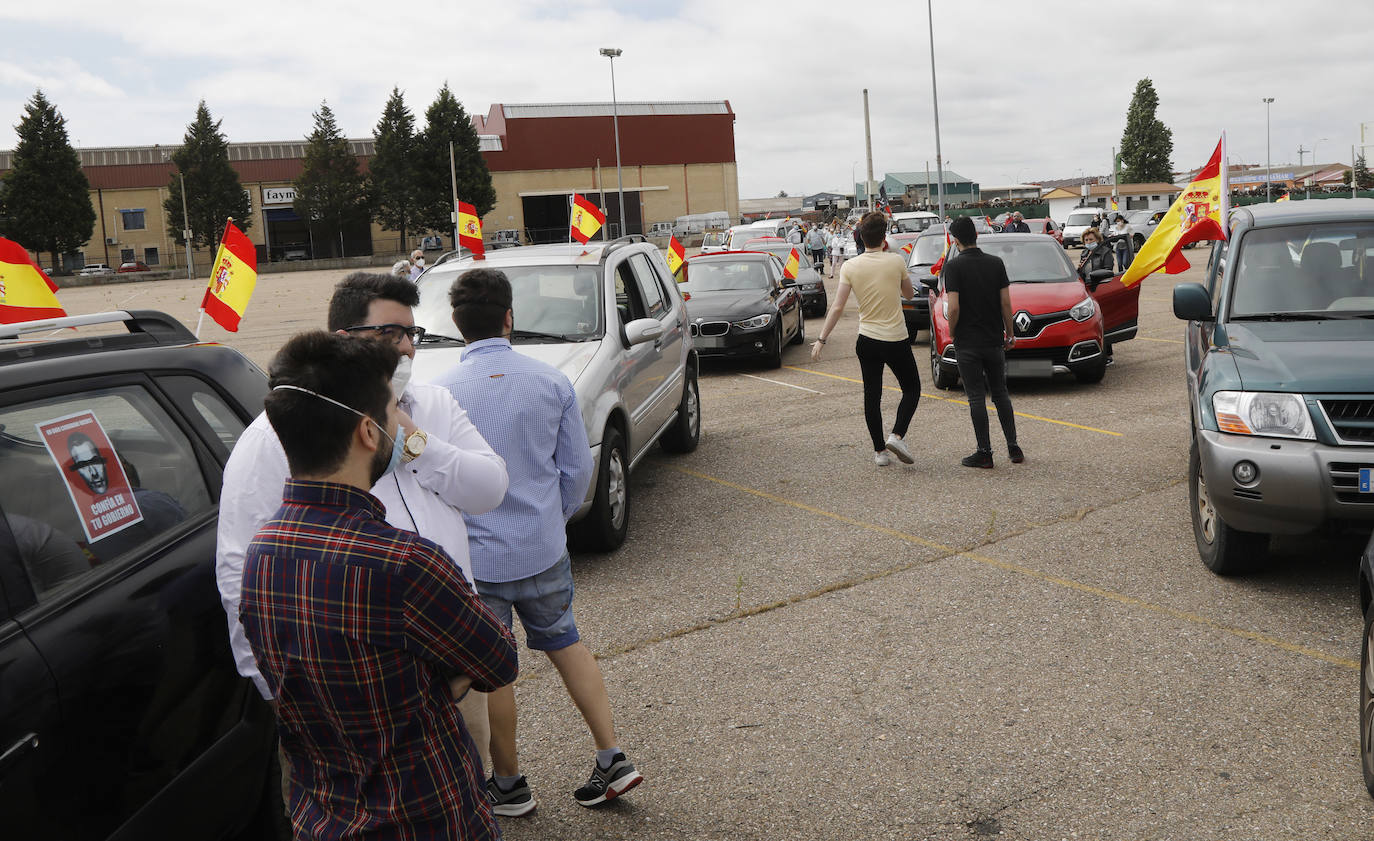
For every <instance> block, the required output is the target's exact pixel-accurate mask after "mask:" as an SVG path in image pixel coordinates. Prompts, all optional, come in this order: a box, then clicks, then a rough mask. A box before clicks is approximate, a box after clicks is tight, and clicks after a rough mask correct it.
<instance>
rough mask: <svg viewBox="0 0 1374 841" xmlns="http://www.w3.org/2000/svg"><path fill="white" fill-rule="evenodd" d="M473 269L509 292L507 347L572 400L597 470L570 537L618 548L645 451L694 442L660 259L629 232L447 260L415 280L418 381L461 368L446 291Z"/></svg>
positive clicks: (691, 401)
mask: <svg viewBox="0 0 1374 841" xmlns="http://www.w3.org/2000/svg"><path fill="white" fill-rule="evenodd" d="M474 268H488V269H500V270H501V271H502V272H504V273H505V274H506V277H508V278H509V279H510V282H511V288H512V291H513V293H514V301H513V304H512V307H511V308H512V310H513V311H514V313H515V330H514V333H513V334H512V335H511V343H512V344H513V345H514V346H515V349H516V350H517V351H519V352H520V353H523V354H525V355H527V356H530V357H532V358H534V359H538V360H541V361H543V362H547V363H549V364H550V365H553V366H555V367H556V368H558V369H559V370H560V371H562V372H563V373H564V374H566V375H567V376H568V379H569V380H571V381H572V384H573V388H574V389H575V390H576V392H577V400H578V403H579V404H580V405H581V408H582V420H583V422H584V423H586V425H587V441H588V442H589V443H590V444H591V450H592V460H593V461H594V462H595V463H596V471H597V472H596V480H595V481H594V482H592V485H591V487H590V488H589V489H588V492H587V498H586V500H585V501H584V502H583V503H582V507H581V509H580V510H579V511H578V512H577V514H575V515H574V516H573V520H572V523H571V524H570V525H569V535H570V536H571V537H572V538H573V539H574V542H575V543H577V544H578V545H579V546H581V547H585V548H589V549H599V550H603V551H609V550H612V549H615V548H617V547H619V546H620V544H621V543H623V542H624V541H625V533H626V531H627V529H628V527H629V522H630V486H629V481H628V480H629V475H630V471H631V470H632V469H633V468H634V466H635V465H636V464H638V463H639V461H640V459H642V458H644V456H645V455H646V454H648V452H649V448H650V447H652V446H653V444H654V442H660V443H662V445H663V448H664V449H666V450H668V451H670V452H676V453H688V452H691V451H692V450H695V449H696V446H697V441H698V439H699V438H700V436H701V400H700V395H699V393H698V391H697V354H696V350H695V348H693V346H692V338H691V335H690V333H689V330H688V322H687V308H686V306H685V305H684V304H683V301H682V296H681V295H680V294H679V292H678V289H677V284H676V283H674V282H673V279H672V275H671V274H670V273H669V272H668V266H667V264H666V263H664V261H663V255H662V253H661V252H659V250H658V249H657V248H655V247H654V246H652V245H650V244H649V243H648V242H647V241H646V240H645V238H644V237H643V236H642V235H639V234H633V235H630V236H626V237H621V238H620V239H617V240H612V241H611V242H609V243H604V242H592V243H588V244H587V245H537V246H529V247H525V248H512V249H509V250H503V251H498V252H495V253H493V254H491V255H489V256H488V257H487V258H486V259H485V260H480V261H477V260H473V259H472V258H471V257H459V256H456V255H453V256H450V255H445V257H443V258H441V259H440V261H439V262H438V263H436V264H435V265H434V266H432V267H431V268H430V269H429V270H428V271H426V272H425V273H424V275H423V276H422V277H421V278H420V279H419V286H420V306H419V307H417V308H416V309H415V323H416V325H417V326H420V327H423V328H424V329H425V337H424V338H423V339H422V340H421V343H420V348H419V352H418V353H417V354H416V355H415V377H416V379H419V380H432V379H434V378H436V377H438V376H439V375H440V374H441V373H443V372H445V371H447V370H449V369H451V368H452V367H453V366H454V365H457V364H458V361H459V359H460V357H461V354H462V346H463V344H464V342H463V339H462V336H460V335H459V334H458V329H457V327H455V326H454V324H453V311H452V309H451V308H450V307H449V303H448V290H449V288H450V287H451V286H452V285H453V281H454V280H456V279H457V278H458V277H459V275H461V274H463V272H466V271H468V270H470V269H474Z"/></svg>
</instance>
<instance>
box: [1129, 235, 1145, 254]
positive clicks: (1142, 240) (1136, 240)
mask: <svg viewBox="0 0 1374 841" xmlns="http://www.w3.org/2000/svg"><path fill="white" fill-rule="evenodd" d="M1132 241H1133V242H1134V243H1135V250H1136V251H1139V250H1140V246H1142V245H1144V244H1145V237H1143V236H1141V235H1140V234H1136V235H1135V236H1134V237H1132Z"/></svg>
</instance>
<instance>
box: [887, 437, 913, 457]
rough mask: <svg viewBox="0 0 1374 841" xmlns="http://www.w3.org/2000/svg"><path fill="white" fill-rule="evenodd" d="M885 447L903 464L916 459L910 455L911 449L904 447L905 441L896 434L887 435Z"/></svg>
mask: <svg viewBox="0 0 1374 841" xmlns="http://www.w3.org/2000/svg"><path fill="white" fill-rule="evenodd" d="M887 448H888V449H889V450H891V451H892V454H893V455H895V456H896V457H897V458H899V459H901V460H902V463H903V464H911V463H912V462H914V461H915V460H916V459H914V458H912V457H911V450H908V449H907V448H906V442H905V441H903V440H902V439H901V438H898V437H897V436H896V435H889V436H887Z"/></svg>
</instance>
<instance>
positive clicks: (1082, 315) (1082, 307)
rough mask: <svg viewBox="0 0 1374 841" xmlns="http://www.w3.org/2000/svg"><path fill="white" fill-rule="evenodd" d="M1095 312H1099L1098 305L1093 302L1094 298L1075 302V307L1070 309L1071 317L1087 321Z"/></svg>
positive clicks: (1075, 319)
mask: <svg viewBox="0 0 1374 841" xmlns="http://www.w3.org/2000/svg"><path fill="white" fill-rule="evenodd" d="M1095 312H1097V305H1096V304H1094V303H1093V299H1092V298H1084V299H1083V300H1081V301H1079V302H1078V303H1076V304H1074V305H1073V309H1071V310H1069V317H1070V318H1072V319H1073V320H1074V321H1087V320H1088V319H1090V318H1092V317H1093V313H1095Z"/></svg>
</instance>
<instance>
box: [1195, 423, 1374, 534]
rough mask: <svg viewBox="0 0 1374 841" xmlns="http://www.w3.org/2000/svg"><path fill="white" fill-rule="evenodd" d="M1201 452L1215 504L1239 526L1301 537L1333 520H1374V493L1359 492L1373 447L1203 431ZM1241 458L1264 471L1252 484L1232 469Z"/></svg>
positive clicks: (1372, 462) (1372, 458)
mask: <svg viewBox="0 0 1374 841" xmlns="http://www.w3.org/2000/svg"><path fill="white" fill-rule="evenodd" d="M1198 456H1199V458H1200V459H1201V464H1202V475H1203V478H1205V479H1206V480H1207V492H1208V493H1207V495H1208V497H1210V498H1211V501H1212V506H1213V507H1214V508H1215V509H1216V510H1217V513H1218V514H1220V515H1221V518H1222V519H1223V520H1225V521H1226V523H1227V524H1228V525H1230V526H1232V527H1234V528H1237V529H1240V530H1241V531H1253V532H1262V533H1266V534H1302V533H1305V532H1309V531H1312V530H1314V529H1317V528H1319V527H1321V526H1322V525H1324V524H1326V523H1330V522H1341V521H1346V522H1362V521H1363V522H1368V521H1372V520H1374V493H1367V494H1362V493H1360V492H1359V468H1361V467H1374V447H1335V446H1331V445H1329V444H1323V443H1320V442H1318V441H1293V440H1289V439H1285V438H1263V437H1258V436H1249V435H1228V434H1226V433H1222V432H1212V431H1211V430H1206V429H1204V430H1200V431H1199V432H1198ZM1242 461H1249V462H1251V463H1252V464H1254V465H1255V466H1256V467H1258V468H1259V476H1258V477H1257V478H1256V479H1255V481H1254V482H1252V483H1250V484H1249V485H1241V484H1240V483H1238V482H1237V481H1236V480H1235V477H1234V475H1233V473H1232V471H1233V470H1234V469H1235V466H1236V465H1237V464H1238V463H1240V462H1242Z"/></svg>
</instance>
